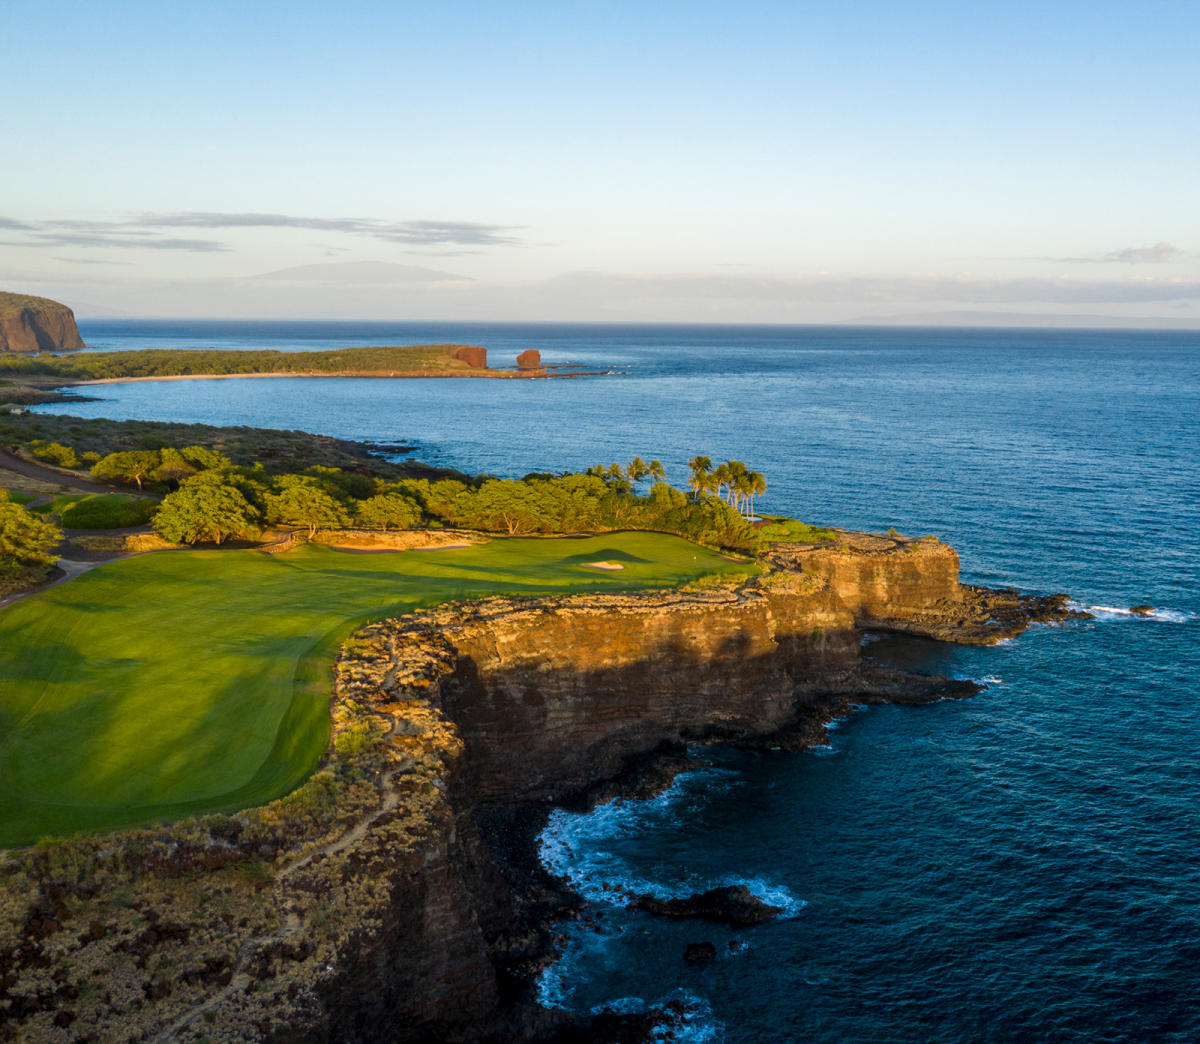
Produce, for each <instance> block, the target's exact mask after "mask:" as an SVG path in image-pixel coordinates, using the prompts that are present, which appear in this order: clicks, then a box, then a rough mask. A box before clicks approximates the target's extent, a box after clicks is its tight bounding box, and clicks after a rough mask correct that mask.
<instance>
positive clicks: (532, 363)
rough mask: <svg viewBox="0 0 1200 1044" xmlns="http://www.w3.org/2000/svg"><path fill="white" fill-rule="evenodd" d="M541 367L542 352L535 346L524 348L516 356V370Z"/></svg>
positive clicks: (538, 368)
mask: <svg viewBox="0 0 1200 1044" xmlns="http://www.w3.org/2000/svg"><path fill="white" fill-rule="evenodd" d="M541 368H542V353H541V352H539V351H538V350H537V349H536V348H526V349H525V351H523V352H522V353H521V354H520V355H518V356H517V369H518V370H540V369H541Z"/></svg>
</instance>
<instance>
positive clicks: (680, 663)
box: [422, 574, 859, 804]
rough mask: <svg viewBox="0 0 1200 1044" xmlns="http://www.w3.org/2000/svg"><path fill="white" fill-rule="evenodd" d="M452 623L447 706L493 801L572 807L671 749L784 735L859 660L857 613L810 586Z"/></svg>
mask: <svg viewBox="0 0 1200 1044" xmlns="http://www.w3.org/2000/svg"><path fill="white" fill-rule="evenodd" d="M439 616H440V614H436V615H435V616H434V617H433V619H431V620H429V622H430V623H432V624H433V625H434V626H435V627H437V628H438V629H439V631H440V633H441V634H443V635H444V636H445V637H446V639H447V640H448V641H449V642H450V643H451V644H452V645H453V646H454V648H455V650H456V653H457V656H458V667H457V669H456V672H455V674H454V676H453V678H452V679H450V680H449V681H448V683H447V684H446V685H444V686H443V690H442V691H443V709H444V710H445V713H446V714H447V716H448V717H449V718H450V719H451V720H452V721H454V722H455V724H456V726H457V727H458V730H459V733H460V735H461V736H462V737H463V740H464V742H465V744H466V747H467V751H468V754H467V757H466V759H465V763H464V770H463V771H464V775H465V778H466V781H467V786H468V788H469V790H470V792H471V793H472V795H473V797H474V800H475V801H477V802H479V803H484V804H496V803H513V802H526V801H554V800H558V799H560V798H561V797H563V796H564V795H565V794H568V793H570V792H572V791H576V790H579V789H582V788H584V787H587V786H588V785H589V784H590V783H593V782H595V781H596V780H597V779H604V778H608V777H611V776H614V775H616V774H617V773H619V772H620V771H622V769H623V768H624V767H625V766H626V764H627V763H628V762H629V760H630V759H631V758H636V757H637V756H639V755H641V754H643V753H646V752H647V751H650V750H653V749H655V748H656V747H659V746H661V745H663V744H665V743H680V742H683V741H685V740H691V739H702V738H719V737H733V736H745V735H747V734H752V733H762V732H770V731H774V730H776V729H778V728H780V727H781V725H783V724H784V723H785V722H786V721H788V720H789V719H790V718H791V717H792V716H793V715H794V713H795V701H796V696H797V692H798V691H800V690H801V689H803V688H804V687H805V686H808V685H811V684H812V683H813V682H814V681H815V680H817V679H820V678H826V677H829V676H830V675H832V674H836V673H840V672H844V671H846V670H848V669H850V668H851V667H852V666H853V665H854V664H856V663H857V662H858V657H859V653H858V649H859V641H858V635H857V632H856V631H855V628H854V620H853V616H852V614H851V613H850V612H849V611H848V610H847V609H846V607H845V606H844V605H842V604H840V602H839V600H838V599H837V598H836V596H835V595H834V594H833V592H832V590H831V589H830V587H829V586H828V585H826V584H823V583H821V582H820V581H818V580H815V579H812V578H809V577H805V576H801V575H796V574H780V575H776V576H773V577H771V578H769V579H768V580H766V581H763V580H757V581H752V582H751V583H749V584H745V585H742V586H739V587H736V588H719V589H718V588H714V589H711V590H707V591H704V590H701V591H692V592H687V593H671V594H661V595H637V596H626V597H619V596H618V597H608V598H599V597H595V598H568V599H561V600H548V601H543V602H539V603H537V604H535V605H533V606H525V605H522V604H520V603H507V602H489V603H485V604H484V606H482V607H481V608H480V610H479V611H478V614H477V615H473V616H472V617H470V618H467V619H463V618H461V617H457V618H456V617H455V616H443V617H441V618H440V619H439V618H438V617H439ZM424 624H425V621H422V625H424Z"/></svg>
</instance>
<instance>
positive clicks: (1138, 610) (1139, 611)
mask: <svg viewBox="0 0 1200 1044" xmlns="http://www.w3.org/2000/svg"><path fill="white" fill-rule="evenodd" d="M1129 611H1130V612H1131V613H1133V614H1134V615H1136V616H1149V615H1150V614H1151V613H1152V612H1154V606H1152V605H1135V606H1134V607H1133V608H1132V609H1130V610H1129Z"/></svg>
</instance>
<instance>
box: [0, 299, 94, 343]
mask: <svg viewBox="0 0 1200 1044" xmlns="http://www.w3.org/2000/svg"><path fill="white" fill-rule="evenodd" d="M86 347H87V345H86V344H84V343H83V338H81V337H80V336H79V328H78V327H77V326H76V325H75V313H74V312H72V311H71V309H70V308H68V307H67V306H66V305H65V304H60V303H59V302H58V301H51V300H50V298H48V297H33V296H31V295H29V294H11V293H8V292H6V291H3V290H0V351H5V352H62V351H72V350H74V349H77V348H86Z"/></svg>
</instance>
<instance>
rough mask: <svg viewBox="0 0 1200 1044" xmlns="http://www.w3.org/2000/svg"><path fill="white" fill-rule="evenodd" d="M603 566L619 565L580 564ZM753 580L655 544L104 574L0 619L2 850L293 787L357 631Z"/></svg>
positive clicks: (508, 543)
mask: <svg viewBox="0 0 1200 1044" xmlns="http://www.w3.org/2000/svg"><path fill="white" fill-rule="evenodd" d="M597 560H604V561H613V562H620V563H621V565H622V566H623V567H624V568H623V569H622V570H621V571H620V572H614V573H611V574H604V573H600V572H597V571H596V570H593V569H587V568H585V564H586V563H588V562H595V561H597ZM753 569H754V567H753V566H750V565H745V564H740V563H734V562H730V561H728V560H726V559H723V558H721V557H720V556H719V555H717V554H715V553H714V552H711V551H707V550H705V549H703V548H700V547H697V546H696V545H694V544H690V543H687V542H686V541H684V540H681V539H679V538H677V537H671V536H665V535H663V534H660V533H612V534H607V535H605V536H601V537H589V538H587V539H583V540H497V541H494V542H492V543H490V544H484V545H479V546H475V547H470V548H461V549H453V550H444V551H405V552H391V553H383V554H353V553H347V552H339V551H334V550H331V549H329V548H320V547H314V546H311V545H309V546H305V547H301V548H299V549H297V550H295V551H290V552H288V553H287V554H282V555H267V554H264V553H261V552H253V551H174V552H164V553H160V554H152V555H141V556H138V557H135V558H128V559H123V560H121V561H118V562H113V563H110V564H108V565H105V566H101V567H100V568H98V569H95V570H93V571H92V572H89V573H86V574H84V575H83V576H80V577H78V578H77V579H75V580H73V581H71V582H70V583H68V584H63V585H61V586H59V587H56V588H52V589H50V590H48V591H45V592H42V593H41V594H38V595H35V596H32V597H30V598H27V599H25V600H23V601H20V602H17V603H15V604H14V605H12V606H10V607H8V608H7V609H5V610H3V611H2V612H0V847H5V846H11V845H18V844H26V843H29V842H31V841H34V840H36V839H37V838H39V837H43V836H48V835H62V834H69V833H76V832H79V831H91V830H103V829H112V828H115V827H120V826H130V825H133V824H137V823H144V822H149V821H152V820H158V819H169V818H178V817H181V816H185V815H193V814H197V813H203V812H213V811H230V810H233V809H237V808H246V807H248V806H251V805H257V804H262V803H263V802H265V801H269V800H271V799H272V798H275V797H278V796H279V795H281V794H284V793H287V792H288V791H289V790H292V789H293V788H295V787H296V786H297V785H298V784H299V783H300V782H302V781H303V780H304V779H305V778H306V777H307V776H308V775H309V774H310V773H311V772H312V770H313V769H314V768H315V767H316V765H317V762H318V761H319V760H320V757H321V755H322V754H323V753H324V750H325V747H326V745H327V743H328V739H329V665H330V663H331V659H332V656H333V655H334V654H335V652H336V650H337V647H338V645H339V644H340V642H341V641H342V640H343V639H344V638H345V636H346V635H347V634H349V633H350V631H351V630H353V629H354V628H355V627H356V626H358V625H359V624H361V623H363V622H364V621H366V620H370V619H380V618H383V617H386V616H394V615H397V614H398V613H404V612H409V611H411V610H413V609H417V608H421V607H424V606H429V605H434V604H437V603H439V602H444V601H449V600H453V599H458V598H477V597H484V596H487V595H495V594H526V595H540V594H554V593H566V592H571V591H597V590H630V589H636V588H643V587H657V586H664V585H674V584H680V583H686V582H687V581H689V580H692V579H694V578H696V577H698V576H700V575H703V574H706V573H718V572H719V573H732V574H745V573H748V572H751V571H753Z"/></svg>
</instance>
